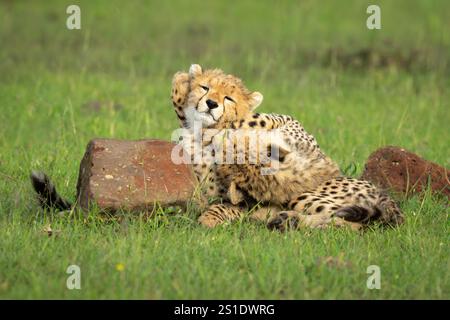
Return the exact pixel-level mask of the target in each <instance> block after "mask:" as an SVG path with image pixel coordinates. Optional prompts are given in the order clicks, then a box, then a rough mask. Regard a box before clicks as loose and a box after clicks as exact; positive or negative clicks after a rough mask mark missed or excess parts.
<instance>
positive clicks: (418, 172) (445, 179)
mask: <svg viewBox="0 0 450 320" xmlns="http://www.w3.org/2000/svg"><path fill="white" fill-rule="evenodd" d="M361 178H363V179H365V180H369V181H371V182H373V183H374V184H375V185H377V186H379V187H381V188H383V189H388V190H390V191H392V192H394V193H397V194H400V195H410V194H413V193H419V192H421V191H423V190H425V189H427V186H428V183H430V186H431V189H432V190H433V191H435V192H441V193H442V194H445V195H446V196H447V197H450V170H448V169H446V168H444V167H441V166H439V165H438V164H436V163H433V162H430V161H426V160H425V159H423V158H421V157H419V156H418V155H416V154H414V153H412V152H410V151H407V150H405V149H402V148H399V147H393V146H388V147H384V148H381V149H378V150H376V151H375V152H374V153H372V154H371V155H370V156H369V158H368V160H367V162H366V165H365V168H364V172H363V174H362V176H361Z"/></svg>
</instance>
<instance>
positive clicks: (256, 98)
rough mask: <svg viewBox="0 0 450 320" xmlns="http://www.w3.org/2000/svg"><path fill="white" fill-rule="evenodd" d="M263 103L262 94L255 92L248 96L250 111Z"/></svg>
mask: <svg viewBox="0 0 450 320" xmlns="http://www.w3.org/2000/svg"><path fill="white" fill-rule="evenodd" d="M262 101H263V95H262V93H260V92H258V91H255V92H252V93H251V94H250V109H251V110H252V111H253V110H255V109H256V108H258V106H259V105H260V104H261V102H262Z"/></svg>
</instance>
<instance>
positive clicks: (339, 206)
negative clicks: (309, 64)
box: [172, 65, 403, 230]
mask: <svg viewBox="0 0 450 320" xmlns="http://www.w3.org/2000/svg"><path fill="white" fill-rule="evenodd" d="M205 88H207V89H205ZM186 94H187V95H186ZM228 98H230V99H228ZM209 99H210V100H213V101H214V102H215V103H217V106H216V104H212V103H210V105H209V104H208V103H207V101H208V100H209ZM172 100H173V104H174V106H175V112H176V113H177V115H178V118H179V119H180V121H181V125H182V126H183V127H187V128H189V127H190V126H191V125H192V119H193V118H195V119H197V120H200V121H201V123H202V127H203V128H204V129H206V128H209V129H218V130H219V133H217V134H216V135H214V136H211V137H208V138H207V139H205V140H204V142H203V143H204V146H205V145H209V144H212V145H215V142H214V141H217V140H215V139H217V137H220V139H218V141H223V139H224V135H223V133H224V130H225V129H240V130H244V131H245V130H254V129H257V130H263V131H264V132H266V131H268V130H272V129H277V134H278V139H275V141H268V142H267V145H266V146H262V148H266V147H272V145H273V144H275V145H276V146H275V147H277V148H275V149H276V150H278V153H277V155H276V159H275V161H276V163H277V164H278V170H277V171H276V172H275V173H274V174H270V175H262V174H261V169H262V168H264V167H266V166H267V164H263V163H250V162H249V161H248V159H247V158H246V159H245V161H244V163H241V164H216V163H214V161H212V160H211V156H212V155H211V154H208V152H209V151H204V150H202V151H201V152H203V154H202V155H203V156H204V158H205V159H210V160H205V162H204V163H201V164H196V165H194V170H195V172H196V174H197V177H198V178H199V181H200V182H203V183H205V182H206V185H207V192H206V193H207V195H208V196H216V197H217V198H218V199H219V200H220V201H221V202H222V203H219V204H217V203H215V204H212V205H211V206H210V207H209V208H208V209H207V210H206V211H205V212H204V213H203V214H202V215H201V216H200V218H199V222H200V223H201V224H203V225H205V226H208V227H214V226H216V225H218V224H221V223H223V222H225V221H232V220H235V219H237V218H239V217H241V216H242V215H243V214H244V212H246V211H247V210H249V209H250V208H251V207H252V206H253V205H255V203H259V204H262V207H261V208H260V209H258V210H257V213H258V214H255V216H254V217H255V218H257V219H258V218H259V219H263V220H267V221H268V226H269V227H270V228H276V229H279V230H286V229H288V228H300V227H313V228H323V227H328V226H331V225H334V226H338V227H340V226H349V227H350V228H352V229H355V230H356V229H360V228H361V227H363V226H365V225H368V224H370V223H371V222H373V221H378V222H380V223H382V224H388V225H397V224H400V223H402V222H403V214H402V213H401V211H400V209H399V208H398V206H397V205H396V203H395V202H394V201H393V200H392V199H390V198H389V197H388V196H387V195H385V194H383V193H382V192H381V191H380V190H378V189H377V188H376V187H375V186H374V185H372V184H371V183H369V182H367V181H363V180H357V179H352V178H346V177H343V176H342V174H341V173H340V171H339V168H338V166H337V164H336V163H335V162H334V161H332V160H331V159H330V158H329V157H327V156H326V155H325V154H324V153H323V152H322V150H321V149H320V148H319V145H318V144H317V142H316V140H315V138H314V137H313V136H312V135H310V134H308V133H307V132H306V131H305V129H304V128H303V127H302V125H301V124H300V123H299V122H298V121H296V120H295V119H293V118H292V117H290V116H286V115H277V114H260V113H255V112H254V109H255V108H256V107H257V106H258V105H259V104H260V103H261V101H262V95H261V94H260V93H252V92H250V91H249V90H247V89H246V88H245V87H244V85H243V83H242V81H241V80H240V79H238V78H236V77H234V76H230V75H226V74H224V73H223V72H222V71H221V70H217V69H215V70H206V71H205V72H203V71H202V70H201V67H200V66H198V65H193V66H191V69H190V72H189V73H177V74H176V75H175V76H174V80H173V82H172ZM230 100H231V102H230ZM210 106H212V107H213V108H212V109H211V108H209V107H210ZM219 108H220V110H221V112H218V113H217V112H216V111H217V110H216V109H219ZM215 110H216V111H215ZM228 143H231V144H234V145H233V147H234V149H235V150H238V149H239V147H240V146H241V145H238V144H236V143H235V142H234V141H233V140H229V141H228ZM241 147H242V146H241ZM258 147H261V146H258ZM271 150H272V149H271ZM205 152H206V154H205ZM270 156H273V155H270ZM286 210H287V211H286Z"/></svg>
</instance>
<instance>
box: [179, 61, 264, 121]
mask: <svg viewBox="0 0 450 320" xmlns="http://www.w3.org/2000/svg"><path fill="white" fill-rule="evenodd" d="M189 77H190V92H189V94H188V98H187V106H186V108H185V114H186V120H187V123H188V125H189V127H193V126H194V123H196V125H197V126H199V125H201V127H203V128H218V127H223V126H224V125H225V124H226V123H229V122H231V121H236V120H239V119H242V118H244V117H245V116H246V115H248V113H250V112H252V111H253V110H254V109H255V108H257V107H258V106H259V105H260V104H261V102H262V100H263V95H262V94H261V93H259V92H256V91H255V92H251V91H249V90H248V89H247V88H246V87H245V86H244V84H243V83H242V81H241V80H240V79H239V78H237V77H235V76H232V75H228V74H225V73H224V72H223V71H222V70H219V69H212V70H205V71H203V70H202V68H201V67H200V66H199V65H198V64H193V65H191V67H190V69H189Z"/></svg>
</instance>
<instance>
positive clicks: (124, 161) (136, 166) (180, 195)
mask: <svg viewBox="0 0 450 320" xmlns="http://www.w3.org/2000/svg"><path fill="white" fill-rule="evenodd" d="M174 146H175V145H174V144H173V143H170V142H166V141H161V140H138V141H126V140H113V139H94V140H92V141H90V142H89V144H88V146H87V148H86V153H85V155H84V157H83V160H82V161H81V164H80V172H79V175H78V184H77V194H78V205H79V206H80V207H81V208H82V209H84V210H87V209H88V208H89V206H90V205H91V204H92V203H96V205H97V206H98V207H99V208H101V209H103V210H105V211H110V212H114V211H116V210H119V209H123V210H127V211H142V210H151V209H152V208H153V206H154V205H155V203H159V205H161V206H163V207H164V206H171V205H181V206H184V205H185V204H186V202H187V201H188V200H189V198H190V197H191V195H192V194H193V191H194V186H195V184H194V181H195V180H194V176H193V175H192V171H191V168H190V166H188V165H185V164H174V163H173V162H172V160H171V152H172V148H173V147H174Z"/></svg>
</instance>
